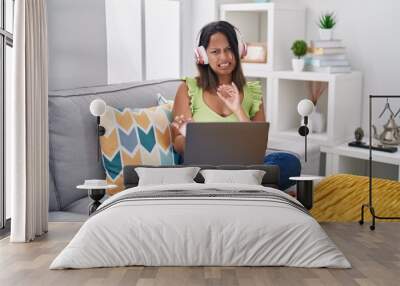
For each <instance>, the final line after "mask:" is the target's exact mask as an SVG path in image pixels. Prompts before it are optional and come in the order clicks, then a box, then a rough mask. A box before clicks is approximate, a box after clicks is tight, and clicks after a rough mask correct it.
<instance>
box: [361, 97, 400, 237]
mask: <svg viewBox="0 0 400 286" xmlns="http://www.w3.org/2000/svg"><path fill="white" fill-rule="evenodd" d="M373 98H386V99H388V98H400V95H370V96H369V199H368V204H363V205H362V206H361V219H360V221H359V223H360V224H361V225H362V224H364V208H368V209H369V211H370V213H371V215H372V225H370V226H369V228H370V229H371V230H375V219H382V220H385V219H400V217H382V216H377V215H376V214H375V209H374V206H373V204H372V203H373V202H372V99H373Z"/></svg>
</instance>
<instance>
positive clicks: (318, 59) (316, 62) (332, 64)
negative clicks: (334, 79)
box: [305, 40, 351, 73]
mask: <svg viewBox="0 0 400 286" xmlns="http://www.w3.org/2000/svg"><path fill="white" fill-rule="evenodd" d="M305 70H307V71H315V72H327V73H345V72H350V71H351V66H350V63H349V61H348V59H347V56H346V48H345V47H344V45H343V43H342V41H341V40H330V41H323V40H319V41H311V42H310V48H309V50H308V54H307V56H306V57H305Z"/></svg>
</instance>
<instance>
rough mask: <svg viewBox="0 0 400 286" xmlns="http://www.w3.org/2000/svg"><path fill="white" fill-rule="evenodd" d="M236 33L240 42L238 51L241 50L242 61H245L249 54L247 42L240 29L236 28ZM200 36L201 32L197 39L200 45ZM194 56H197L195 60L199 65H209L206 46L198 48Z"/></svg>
mask: <svg viewBox="0 0 400 286" xmlns="http://www.w3.org/2000/svg"><path fill="white" fill-rule="evenodd" d="M234 29H235V31H236V37H237V40H238V49H239V56H240V58H241V59H243V58H244V57H245V56H246V54H247V44H246V42H245V41H244V40H243V38H242V34H241V33H240V31H239V29H238V28H236V27H234ZM200 34H201V31H200V32H199V34H198V35H197V39H196V42H197V43H198V44H199V41H200V39H199V38H200ZM194 55H195V59H196V64H199V65H208V56H207V52H206V48H204V46H198V47H197V48H195V49H194Z"/></svg>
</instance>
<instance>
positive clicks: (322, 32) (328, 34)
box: [319, 28, 333, 41]
mask: <svg viewBox="0 0 400 286" xmlns="http://www.w3.org/2000/svg"><path fill="white" fill-rule="evenodd" d="M332 34H333V29H321V28H320V29H319V38H320V39H321V40H323V41H329V40H332Z"/></svg>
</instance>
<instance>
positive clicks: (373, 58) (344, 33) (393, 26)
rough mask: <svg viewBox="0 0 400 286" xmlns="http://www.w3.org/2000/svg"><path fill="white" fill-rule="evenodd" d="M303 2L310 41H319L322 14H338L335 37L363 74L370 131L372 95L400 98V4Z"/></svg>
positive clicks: (329, 0)
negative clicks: (324, 12)
mask: <svg viewBox="0 0 400 286" xmlns="http://www.w3.org/2000/svg"><path fill="white" fill-rule="evenodd" d="M292 1H296V2H297V0H292ZM300 1H302V2H303V3H304V4H305V5H306V7H307V19H308V20H307V38H308V39H317V38H318V30H317V27H316V24H315V22H316V20H317V19H318V16H319V14H320V12H321V11H334V12H336V14H337V20H338V23H337V27H336V29H335V32H334V37H335V38H338V39H342V40H343V41H344V44H345V45H346V48H347V53H348V56H349V59H350V62H351V64H352V66H353V68H354V69H357V70H360V71H362V73H363V79H364V80H363V114H362V122H363V128H364V131H366V128H367V126H368V95H369V94H374V93H377V94H400V78H399V75H400V71H399V67H400V36H399V35H400V34H399V27H400V24H399V13H400V1H398V0H384V1H376V0H351V1H344V0H324V1H321V0H300ZM379 101H380V102H379ZM379 101H376V102H375V103H374V105H373V108H374V110H375V112H374V114H375V117H376V115H377V113H379V112H380V111H381V109H382V108H383V104H384V101H382V100H379ZM393 105H394V106H396V110H397V109H398V108H399V107H400V103H399V101H397V104H396V102H394V101H393ZM397 122H399V123H400V121H399V120H397Z"/></svg>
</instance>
